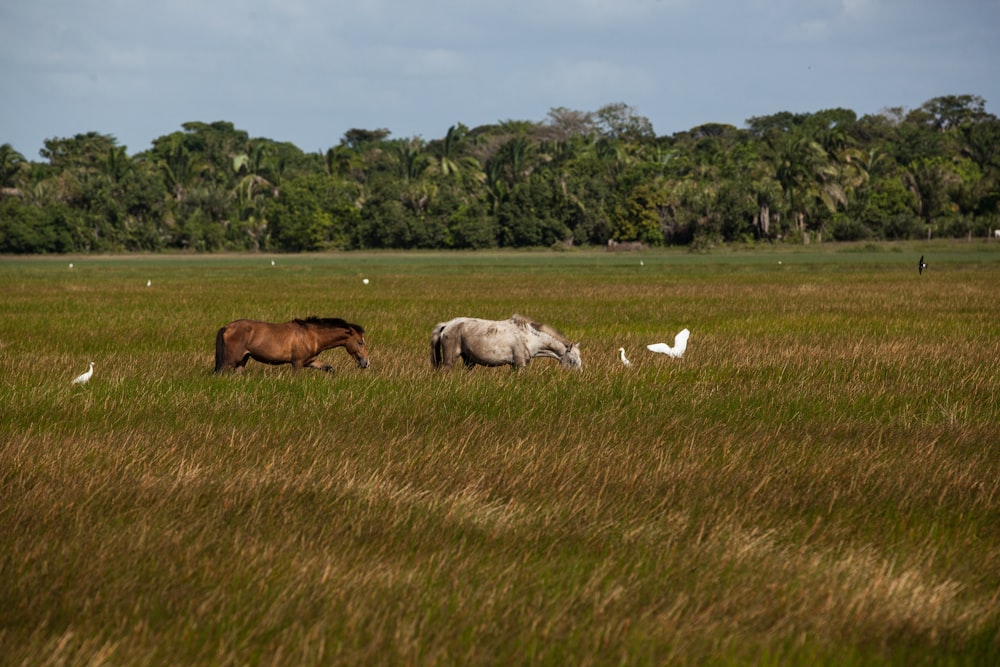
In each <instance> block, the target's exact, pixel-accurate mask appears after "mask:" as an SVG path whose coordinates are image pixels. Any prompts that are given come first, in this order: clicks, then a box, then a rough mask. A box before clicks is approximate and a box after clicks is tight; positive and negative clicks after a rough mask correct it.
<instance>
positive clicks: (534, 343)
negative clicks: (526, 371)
mask: <svg viewBox="0 0 1000 667" xmlns="http://www.w3.org/2000/svg"><path fill="white" fill-rule="evenodd" d="M459 357H461V358H462V360H463V361H464V362H465V366H466V367H467V368H472V367H473V366H475V365H477V364H478V365H480V366H503V365H510V366H513V367H514V368H521V367H523V366H527V365H528V363H530V362H531V360H532V359H534V358H535V357H551V358H552V359H558V360H559V364H560V365H561V366H564V367H566V368H572V369H574V370H582V369H583V362H581V361H580V346H579V345H578V344H577V343H571V342H570V341H569V340H568V339H567V338H566V337H565V336H563V335H562V334H561V333H559V332H558V331H556V330H555V329H554V328H552V327H550V326H549V325H547V324H540V323H538V322H533V321H531V320H529V319H528V318H526V317H522V316H520V315H514V316H513V317H511V318H510V319H509V320H480V319H477V318H474V317H456V318H455V319H453V320H449V321H447V322H441V323H439V324H438V325H437V326H435V327H434V331H433V332H432V333H431V365H432V366H433V367H434V368H451V367H452V366H454V365H455V362H456V361H458V359H459Z"/></svg>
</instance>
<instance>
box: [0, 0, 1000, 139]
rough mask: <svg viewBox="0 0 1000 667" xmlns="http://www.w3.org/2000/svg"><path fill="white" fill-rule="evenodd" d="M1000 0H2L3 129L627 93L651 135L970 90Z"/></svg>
mask: <svg viewBox="0 0 1000 667" xmlns="http://www.w3.org/2000/svg"><path fill="white" fill-rule="evenodd" d="M998 28H1000V0H950V1H945V0H489V1H481V0H158V1H156V2H150V1H147V0H31V1H30V2H29V1H21V2H18V1H16V0H0V91H2V96H3V102H2V104H0V143H10V144H11V145H12V146H13V147H14V148H15V149H16V150H18V151H19V152H21V153H22V154H23V155H24V156H25V157H27V158H28V159H38V151H39V149H41V148H42V146H43V142H44V140H45V139H47V138H51V137H71V136H73V135H75V134H77V133H85V132H90V131H96V132H100V133H102V134H110V135H113V136H115V137H116V138H117V139H118V143H119V144H120V145H124V146H127V147H128V151H129V153H130V154H134V153H137V152H139V151H142V150H145V149H147V148H149V147H150V143H151V141H152V140H153V139H155V138H156V137H160V136H163V135H165V134H169V133H171V132H173V131H175V130H179V129H181V124H182V123H185V122H187V121H205V122H211V121H216V120H224V121H230V122H232V123H233V124H234V125H235V126H236V127H237V128H239V129H241V130H245V131H246V132H248V133H249V134H250V136H251V137H267V138H269V139H274V140H276V141H290V142H292V143H294V144H295V145H296V146H298V147H299V148H301V149H302V150H304V151H307V152H312V151H319V150H326V149H327V148H330V147H331V146H335V145H336V144H338V143H339V142H340V139H341V138H342V137H343V135H344V132H346V131H347V130H349V129H351V128H361V129H377V128H386V129H388V130H390V131H391V133H392V135H391V136H392V137H397V138H405V137H414V136H421V137H423V138H424V139H435V138H439V137H442V136H444V134H445V132H446V131H447V129H448V127H449V126H450V125H453V124H455V123H464V124H466V125H468V126H469V127H475V126H477V125H483V124H489V123H496V122H499V121H504V120H530V121H544V120H545V119H546V118H547V116H548V112H549V110H550V109H553V108H556V107H565V108H568V109H573V110H578V111H595V110H597V109H599V108H600V107H602V106H604V105H605V104H609V103H615V102H624V103H626V104H628V105H630V106H631V107H633V108H634V109H635V111H636V112H637V113H639V114H640V115H642V116H645V117H646V118H648V119H649V120H650V121H651V122H652V123H653V127H654V129H655V131H656V132H657V134H660V135H666V134H673V133H675V132H679V131H683V130H688V129H690V128H692V127H694V126H697V125H701V124H703V123H707V122H717V123H730V124H732V125H736V126H737V127H742V126H743V124H744V121H745V120H746V119H747V118H750V117H753V116H762V115H768V114H772V113H777V112H780V111H792V112H814V111H819V110H822V109H829V108H834V107H844V108H848V109H853V110H854V111H855V112H857V113H858V115H859V116H860V115H864V114H869V113H878V112H879V111H881V110H882V109H884V108H887V107H903V108H905V109H913V108H916V107H919V106H920V105H921V104H923V103H924V102H926V101H927V100H929V99H932V98H934V97H939V96H942V95H962V94H970V95H978V96H980V97H983V98H984V99H986V102H987V104H986V109H987V111H989V112H990V113H993V114H995V115H1000V39H998V38H997V31H998Z"/></svg>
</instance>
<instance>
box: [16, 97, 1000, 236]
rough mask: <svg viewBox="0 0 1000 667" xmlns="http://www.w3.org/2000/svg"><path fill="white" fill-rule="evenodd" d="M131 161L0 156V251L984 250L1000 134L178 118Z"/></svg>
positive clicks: (870, 124)
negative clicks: (334, 125)
mask: <svg viewBox="0 0 1000 667" xmlns="http://www.w3.org/2000/svg"><path fill="white" fill-rule="evenodd" d="M181 127H182V130H179V131H176V132H173V133H171V134H168V135H165V136H162V137H159V138H157V139H156V140H154V141H153V142H152V147H151V148H150V149H149V150H146V151H143V152H140V153H137V154H134V155H129V154H128V152H127V150H126V147H125V146H120V145H118V143H117V140H116V139H115V138H114V137H113V136H110V135H105V134H99V133H95V132H91V133H87V134H78V135H76V136H74V137H70V138H52V139H47V140H46V141H45V142H44V148H42V149H41V151H40V157H41V158H42V159H41V160H27V159H25V157H24V156H23V155H21V154H19V153H18V152H17V151H15V150H13V148H11V146H10V145H9V144H4V145H3V146H0V252H4V253H63V252H127V251H154V252H155V251H166V250H193V251H200V252H214V251H223V250H267V251H282V252H297V251H315V250H329V249H364V248H407V249H409V248H456V249H460V248H472V249H475V248H495V247H529V246H535V247H537V246H569V245H573V244H575V245H604V244H607V243H608V242H609V241H614V242H621V243H627V242H641V243H643V244H646V245H689V246H692V247H694V248H701V247H710V246H712V245H715V244H720V243H732V242H737V243H740V242H758V241H784V242H795V243H801V242H803V241H809V240H824V241H825V240H838V241H840V240H844V241H846V240H863V239H911V238H925V237H927V236H928V235H936V236H953V237H958V236H985V235H987V234H988V233H989V231H990V230H991V229H996V228H1000V120H998V119H997V117H996V116H993V115H992V114H989V113H987V112H986V110H985V101H984V100H983V99H982V98H981V97H978V96H974V95H953V96H944V97H937V98H934V99H932V100H929V101H928V102H926V103H924V104H923V105H922V106H921V107H920V108H918V109H913V110H909V111H907V110H905V109H902V108H889V109H885V110H883V111H882V112H880V113H878V114H873V115H866V116H863V117H860V118H859V117H858V116H857V114H855V113H854V112H853V111H851V110H848V109H842V108H837V109H828V110H823V111H818V112H815V113H791V112H780V113H775V114H772V115H769V116H760V117H754V118H750V119H748V120H747V121H746V123H745V127H744V128H736V127H734V126H732V125H724V124H715V123H709V124H705V125H701V126H698V127H695V128H692V129H691V130H688V131H686V132H679V133H676V134H673V135H670V136H657V135H656V134H655V133H654V131H653V127H652V124H651V123H650V122H649V120H648V119H647V118H645V117H643V116H641V115H639V114H638V113H637V112H636V110H635V109H634V108H632V107H630V106H628V105H626V104H624V103H618V104H609V105H607V106H604V107H602V108H600V109H598V110H597V111H593V112H583V111H574V110H570V109H565V108H555V109H552V110H550V111H549V113H548V115H547V117H546V119H545V120H544V121H541V122H530V121H514V120H509V121H504V122H499V123H496V124H493V125H486V126H481V127H476V128H472V129H470V128H468V127H466V126H465V125H462V124H456V125H453V126H452V127H449V128H448V130H447V133H446V134H445V135H444V136H443V137H441V138H438V139H432V140H425V139H422V138H420V137H412V138H408V139H399V138H392V137H391V132H390V131H389V130H387V129H375V130H366V129H351V130H348V131H347V132H345V133H344V135H343V137H342V139H341V140H340V143H339V144H338V145H336V146H333V147H332V148H329V149H328V150H326V151H325V152H322V151H320V152H315V153H306V152H303V151H302V150H300V149H299V148H297V147H296V146H294V145H293V144H291V143H287V142H278V141H273V140H271V139H265V138H251V137H250V136H249V135H248V134H247V133H246V132H244V131H242V130H239V129H237V128H235V127H234V126H233V124H232V123H229V122H223V121H220V122H214V123H203V122H190V123H185V124H183V125H182V126H181Z"/></svg>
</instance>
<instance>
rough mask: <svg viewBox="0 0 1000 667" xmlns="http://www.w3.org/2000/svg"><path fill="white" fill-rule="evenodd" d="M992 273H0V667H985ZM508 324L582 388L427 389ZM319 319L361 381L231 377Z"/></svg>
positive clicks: (991, 603)
mask: <svg viewBox="0 0 1000 667" xmlns="http://www.w3.org/2000/svg"><path fill="white" fill-rule="evenodd" d="M921 254H925V255H926V256H927V261H928V264H929V265H930V269H929V271H927V272H925V274H924V275H923V276H918V275H917V272H916V270H915V269H916V260H917V258H918V257H919V256H920V255H921ZM271 259H274V260H275V265H274V266H272V265H271ZM69 262H73V264H74V266H73V268H72V269H70V268H69V267H68V264H69ZM640 262H641V264H640ZM363 277H367V278H369V279H370V281H371V282H370V284H368V285H363V284H362V282H361V279H362V278H363ZM147 280H151V281H152V285H151V286H149V287H147V286H146V281H147ZM998 285H1000V245H994V244H988V243H973V244H969V243H948V242H939V243H933V244H926V243H921V244H912V245H910V244H900V245H892V244H883V245H875V244H867V245H823V246H811V247H807V248H782V247H775V248H758V249H755V250H752V251H751V250H731V249H727V250H724V251H719V252H715V253H711V254H691V253H684V252H675V251H647V252H643V253H641V254H628V253H622V254H613V253H606V252H600V251H573V252H521V253H514V252H491V253H349V254H323V255H305V256H284V255H279V256H274V257H271V256H266V257H262V256H251V255H229V256H221V257H191V256H149V257H131V256H121V257H118V256H111V257H85V256H78V257H72V258H69V257H57V258H54V257H41V258H0V286H2V288H3V289H2V290H0V315H2V318H0V368H2V369H3V378H2V380H0V494H2V495H0V497H2V498H3V502H2V503H0V601H2V604H0V664H2V665H83V664H86V665H92V664H109V665H133V664H156V665H159V664H171V665H173V664H186V665H230V664H231V665H243V664H295V665H310V664H365V665H372V664H464V665H475V664H503V665H508V664H548V665H566V664H578V665H584V664H621V663H624V664H657V665H658V664H691V665H701V664H706V663H707V664H744V663H747V662H753V663H765V664H768V663H775V664H789V663H798V664H831V665H833V664H836V665H842V664H856V665H866V664H907V665H909V664H992V663H995V662H997V660H998V659H1000V594H998V590H1000V529H998V527H1000V372H998V369H1000V305H998V304H1000V299H998V296H997V288H998ZM514 312H520V313H523V314H526V315H530V316H532V317H534V318H536V319H538V320H541V321H544V322H548V323H551V324H553V325H555V326H556V327H558V328H559V329H561V330H562V331H563V332H564V333H565V334H567V335H568V336H570V337H571V338H574V339H578V340H579V341H580V342H581V346H582V356H583V361H584V372H583V373H580V374H577V373H572V372H568V371H564V370H562V369H560V368H558V367H557V365H556V364H555V363H554V362H551V361H549V360H538V361H536V362H535V363H533V364H532V365H531V366H529V367H528V368H527V369H524V370H522V371H520V372H512V371H511V370H510V369H507V368H498V369H486V368H477V369H475V370H474V371H472V372H466V371H464V370H463V369H454V370H453V371H451V372H449V373H439V372H433V371H432V370H431V369H430V364H429V335H430V330H431V328H432V326H433V325H434V324H435V323H436V322H438V321H442V320H445V319H448V318H450V317H453V316H456V315H473V316H480V317H490V318H497V319H500V318H505V317H507V316H509V315H510V314H512V313H514ZM310 314H318V315H323V316H338V317H344V318H346V319H349V320H352V321H356V322H359V323H361V324H363V325H364V326H365V327H366V328H367V330H368V334H369V335H368V342H369V348H370V354H371V360H372V365H371V367H370V368H369V369H367V370H363V371H362V370H359V369H357V368H355V367H354V364H353V362H352V361H351V359H350V358H349V357H348V355H347V354H345V353H344V352H343V351H342V350H333V351H330V352H327V353H325V354H324V357H323V358H324V359H325V360H326V361H327V362H328V363H331V364H333V365H334V366H335V368H336V370H335V372H334V373H331V374H324V373H319V372H307V371H303V372H299V373H295V372H293V371H291V369H289V368H288V367H279V368H276V367H268V366H263V365H259V364H255V363H253V362H251V364H250V365H249V366H248V367H247V369H246V372H245V373H243V374H242V375H241V376H233V375H231V376H223V377H219V376H214V375H213V374H212V373H211V370H212V365H213V357H214V335H215V331H216V330H217V329H218V327H219V326H221V325H222V324H224V323H226V322H228V321H230V320H232V319H236V318H239V317H255V318H260V319H269V320H272V321H283V320H286V319H290V318H292V317H301V316H306V315H310ZM685 326H686V327H688V328H690V329H691V332H692V334H691V339H690V343H689V348H688V352H687V354H686V355H685V357H684V358H683V359H681V360H672V359H667V358H664V357H662V356H658V355H654V354H652V353H649V352H647V351H646V350H645V345H646V344H647V343H652V342H660V341H667V342H669V341H670V340H671V339H672V336H673V334H674V333H676V331H678V330H680V329H681V328H683V327H685ZM619 346H624V347H625V348H626V350H627V351H628V354H629V356H630V358H631V359H632V367H631V368H628V369H626V368H623V367H622V366H620V364H619V363H618V361H617V350H618V347H619ZM90 361H94V362H95V363H96V369H95V374H94V378H93V380H92V381H91V382H90V383H89V384H87V385H85V386H82V387H71V386H70V384H69V382H70V380H71V379H72V378H73V377H74V376H76V375H77V374H78V373H80V372H82V371H83V370H85V369H86V367H87V363H88V362H90Z"/></svg>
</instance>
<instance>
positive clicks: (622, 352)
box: [618, 347, 632, 367]
mask: <svg viewBox="0 0 1000 667" xmlns="http://www.w3.org/2000/svg"><path fill="white" fill-rule="evenodd" d="M618 358H619V359H621V360H622V366H625V367H628V366H631V365H632V362H631V361H629V360H628V357H626V356H625V348H624V347H620V348H618Z"/></svg>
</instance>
